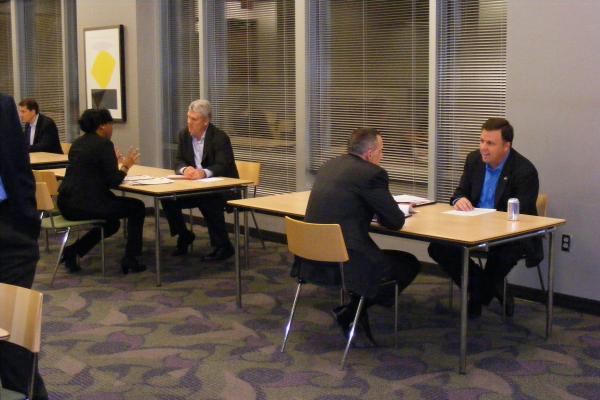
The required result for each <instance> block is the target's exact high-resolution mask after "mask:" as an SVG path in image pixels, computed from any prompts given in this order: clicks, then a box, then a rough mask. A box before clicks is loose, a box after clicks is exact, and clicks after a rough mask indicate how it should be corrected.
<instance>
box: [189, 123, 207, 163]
mask: <svg viewBox="0 0 600 400" xmlns="http://www.w3.org/2000/svg"><path fill="white" fill-rule="evenodd" d="M205 137H206V130H205V131H204V132H203V133H202V136H200V139H196V137H195V136H192V147H193V148H194V162H195V163H196V168H202V156H203V155H204V138H205Z"/></svg>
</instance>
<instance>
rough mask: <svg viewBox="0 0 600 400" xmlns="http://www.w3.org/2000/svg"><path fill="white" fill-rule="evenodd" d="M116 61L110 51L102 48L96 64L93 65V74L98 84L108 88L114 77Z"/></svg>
mask: <svg viewBox="0 0 600 400" xmlns="http://www.w3.org/2000/svg"><path fill="white" fill-rule="evenodd" d="M115 64H116V61H115V59H114V57H113V56H111V55H110V53H109V52H107V51H105V50H102V51H101V52H99V53H98V55H97V56H96V59H95V60H94V65H92V76H93V77H94V79H96V82H98V85H100V87H101V88H102V89H106V87H107V86H108V84H109V83H110V80H111V79H112V76H113V73H114V72H115Z"/></svg>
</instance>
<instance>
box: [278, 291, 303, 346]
mask: <svg viewBox="0 0 600 400" xmlns="http://www.w3.org/2000/svg"><path fill="white" fill-rule="evenodd" d="M300 289H302V282H298V286H297V287H296V295H295V296H294V302H293V303H292V310H291V311H290V318H289V319H288V322H287V325H286V326H285V332H284V334H283V342H282V343H281V350H280V351H281V352H282V353H283V352H284V351H285V345H286V344H287V340H288V336H289V334H290V330H291V329H292V320H293V319H294V313H295V312H296V305H297V304H298V297H300Z"/></svg>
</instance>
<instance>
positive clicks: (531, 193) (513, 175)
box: [450, 149, 544, 266]
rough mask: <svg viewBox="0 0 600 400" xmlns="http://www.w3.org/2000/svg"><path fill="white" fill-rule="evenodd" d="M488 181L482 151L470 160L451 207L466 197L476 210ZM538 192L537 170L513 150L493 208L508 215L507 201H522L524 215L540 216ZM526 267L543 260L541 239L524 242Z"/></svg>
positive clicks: (507, 161) (467, 161) (500, 181)
mask: <svg viewBox="0 0 600 400" xmlns="http://www.w3.org/2000/svg"><path fill="white" fill-rule="evenodd" d="M484 179H485V163H484V162H483V160H482V159H481V153H480V152H479V150H475V151H473V152H471V153H469V155H468V156H467V160H466V162H465V167H464V170H463V174H462V176H461V178H460V183H459V185H458V187H457V188H456V190H455V191H454V195H453V196H452V198H451V199H450V204H452V203H453V202H454V200H455V199H458V198H461V197H467V198H468V199H469V200H470V201H471V203H472V204H473V206H477V203H479V199H480V197H481V190H482V188H483V181H484ZM538 191H539V180H538V173H537V170H536V169H535V166H534V165H533V164H532V163H531V161H529V160H528V159H527V158H525V157H523V156H522V155H521V154H519V152H517V151H516V150H515V149H511V150H510V153H509V155H508V158H507V160H506V163H505V164H504V168H503V169H502V174H501V175H500V178H499V179H498V186H497V187H496V194H495V202H494V207H495V208H496V209H497V210H498V211H506V207H507V203H508V199H510V198H511V197H516V198H517V199H519V203H520V212H521V214H529V215H537V209H536V205H535V203H536V200H537V196H538ZM522 242H523V243H522V244H523V246H524V249H523V251H524V253H525V256H526V258H527V266H535V265H537V264H539V263H540V261H541V260H542V259H543V258H544V254H543V247H542V240H541V238H534V239H530V240H523V241H522Z"/></svg>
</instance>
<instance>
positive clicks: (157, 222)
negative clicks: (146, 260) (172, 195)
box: [154, 197, 161, 286]
mask: <svg viewBox="0 0 600 400" xmlns="http://www.w3.org/2000/svg"><path fill="white" fill-rule="evenodd" d="M154 235H155V237H154V257H155V258H156V260H155V263H156V286H160V285H161V281H160V208H159V201H158V198H157V197H155V198H154Z"/></svg>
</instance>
